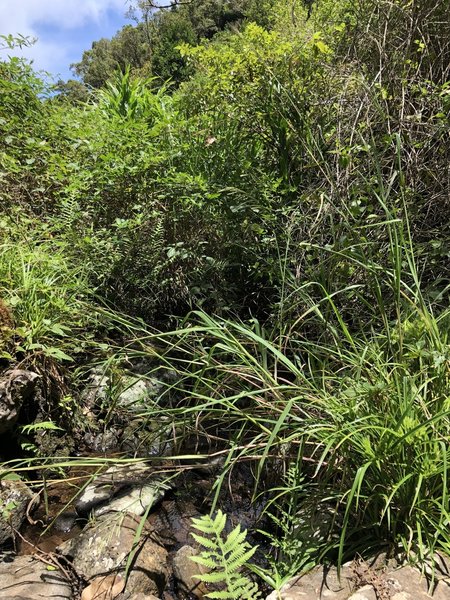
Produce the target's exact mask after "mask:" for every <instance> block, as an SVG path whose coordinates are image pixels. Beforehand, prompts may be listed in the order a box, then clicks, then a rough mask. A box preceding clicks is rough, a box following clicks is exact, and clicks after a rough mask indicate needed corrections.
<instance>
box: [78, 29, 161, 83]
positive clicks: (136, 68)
mask: <svg viewBox="0 0 450 600" xmlns="http://www.w3.org/2000/svg"><path fill="white" fill-rule="evenodd" d="M149 61H150V47H149V45H148V43H147V40H146V33H145V30H144V27H143V26H142V25H141V26H137V27H134V26H132V25H126V26H125V27H123V28H122V29H120V30H119V31H118V32H117V34H116V35H115V36H114V37H113V38H112V39H111V40H108V39H106V38H102V39H101V40H98V41H97V42H93V44H92V48H91V49H90V50H86V51H85V52H84V53H83V57H82V59H81V61H80V62H78V63H75V64H73V65H72V69H73V70H74V72H75V74H76V75H77V76H78V77H81V78H82V80H83V83H84V84H85V85H86V86H88V87H93V88H101V87H102V86H103V85H104V84H105V83H106V82H107V81H108V80H109V79H110V78H111V77H112V76H113V74H114V72H115V71H116V70H118V69H120V70H122V71H125V69H127V68H130V69H132V70H133V72H135V73H140V74H141V75H143V76H144V77H145V76H148V75H150V68H149Z"/></svg>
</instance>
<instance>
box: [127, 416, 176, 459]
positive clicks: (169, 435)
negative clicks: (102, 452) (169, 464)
mask: <svg viewBox="0 0 450 600" xmlns="http://www.w3.org/2000/svg"><path fill="white" fill-rule="evenodd" d="M173 438H174V431H173V428H172V425H171V424H170V423H168V422H165V421H163V419H160V420H159V421H150V422H148V423H146V424H145V426H143V420H142V418H138V419H134V420H132V421H131V422H130V423H129V424H128V425H127V426H126V427H125V429H124V432H123V435H122V439H121V444H120V448H121V450H122V451H123V452H125V453H126V454H127V455H128V456H142V457H147V456H169V455H170V454H171V453H172V450H173Z"/></svg>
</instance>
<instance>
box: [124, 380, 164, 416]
mask: <svg viewBox="0 0 450 600" xmlns="http://www.w3.org/2000/svg"><path fill="white" fill-rule="evenodd" d="M163 388H164V384H163V383H162V382H161V381H159V380H158V379H155V378H153V377H151V378H148V379H136V378H135V377H130V376H126V377H124V378H123V380H122V389H123V391H122V392H121V393H120V394H119V395H118V397H117V406H119V407H120V408H124V409H126V410H128V411H134V412H136V411H137V412H140V411H142V410H143V409H145V408H147V407H148V400H149V399H150V400H151V399H156V398H157V397H158V396H159V395H160V394H161V392H162V390H163Z"/></svg>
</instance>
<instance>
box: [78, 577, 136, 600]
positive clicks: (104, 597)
mask: <svg viewBox="0 0 450 600" xmlns="http://www.w3.org/2000/svg"><path fill="white" fill-rule="evenodd" d="M124 588H125V580H124V579H123V577H122V576H121V575H107V576H106V577H96V578H95V579H94V581H93V582H92V583H91V584H90V585H88V587H87V588H85V589H84V590H83V593H82V594H81V600H114V598H115V597H116V596H118V595H119V594H120V592H123V590H124Z"/></svg>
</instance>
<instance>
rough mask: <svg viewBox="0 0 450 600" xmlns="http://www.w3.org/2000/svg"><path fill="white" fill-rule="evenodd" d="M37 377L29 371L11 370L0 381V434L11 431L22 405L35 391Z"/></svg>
mask: <svg viewBox="0 0 450 600" xmlns="http://www.w3.org/2000/svg"><path fill="white" fill-rule="evenodd" d="M37 379H39V375H37V374H36V373H32V372H31V371H23V370H22V369H13V370H11V371H7V372H6V373H5V375H4V376H3V377H2V379H1V380H0V434H2V433H5V431H8V430H9V429H11V428H12V427H13V426H14V425H15V424H16V422H17V419H18V416H19V412H20V409H21V408H22V405H23V403H24V402H25V401H26V400H28V399H29V398H30V397H31V396H32V394H33V392H34V390H35V389H36V381H37Z"/></svg>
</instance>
